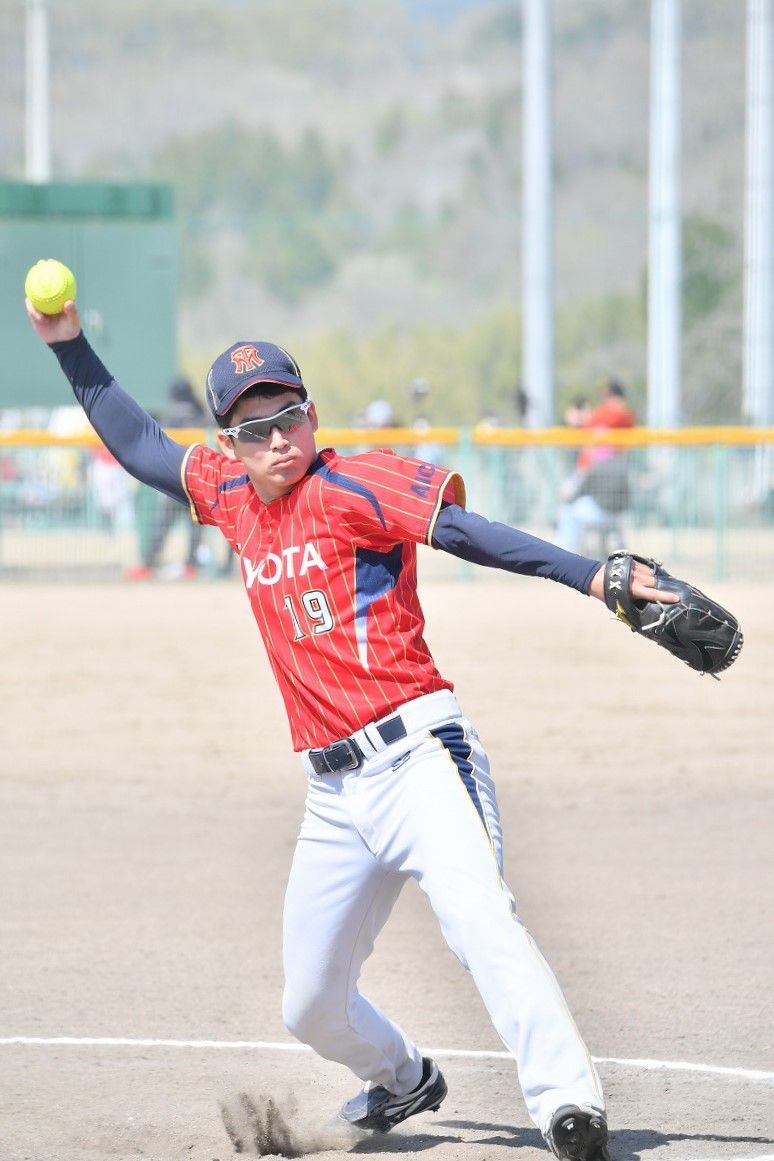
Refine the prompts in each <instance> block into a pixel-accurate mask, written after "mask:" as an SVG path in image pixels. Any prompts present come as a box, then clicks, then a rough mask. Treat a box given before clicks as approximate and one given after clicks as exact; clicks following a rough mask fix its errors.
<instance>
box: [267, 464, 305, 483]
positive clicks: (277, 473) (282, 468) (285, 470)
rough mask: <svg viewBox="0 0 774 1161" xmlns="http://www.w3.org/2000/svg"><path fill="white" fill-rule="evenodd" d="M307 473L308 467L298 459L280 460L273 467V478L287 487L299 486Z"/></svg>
mask: <svg viewBox="0 0 774 1161" xmlns="http://www.w3.org/2000/svg"><path fill="white" fill-rule="evenodd" d="M305 472H306V467H305V465H304V464H303V463H301V462H300V461H299V460H297V459H290V458H289V459H286V460H278V461H277V462H276V463H274V464H272V466H271V473H270V474H271V477H272V479H273V480H274V481H276V482H277V483H282V484H284V485H285V486H286V487H287V486H290V485H293V484H297V483H298V481H299V480H301V479H303V477H304V474H305Z"/></svg>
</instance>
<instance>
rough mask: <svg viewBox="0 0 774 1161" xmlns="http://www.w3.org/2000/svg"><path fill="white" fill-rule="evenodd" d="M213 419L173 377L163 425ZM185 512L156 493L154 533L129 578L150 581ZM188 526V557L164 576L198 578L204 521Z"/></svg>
mask: <svg viewBox="0 0 774 1161" xmlns="http://www.w3.org/2000/svg"><path fill="white" fill-rule="evenodd" d="M209 422H210V420H209V418H208V414H207V411H206V410H205V408H204V406H203V405H202V403H201V402H200V400H199V399H198V397H197V396H196V393H195V392H194V389H193V387H192V386H191V383H190V381H189V380H188V379H186V378H184V377H182V376H181V377H180V378H178V379H175V380H173V382H172V384H171V385H170V388H169V396H168V400H167V407H166V411H165V412H164V414H163V416H162V417H161V425H162V427H165V428H186V427H206V426H207V425H208V424H209ZM185 514H186V509H185V507H184V506H183V505H182V504H180V503H179V502H178V501H177V500H173V499H171V497H169V496H166V495H164V494H163V493H162V492H157V493H156V495H155V505H154V508H153V516H152V521H151V533H150V536H149V537H147V539H146V543H145V545H144V548H143V553H142V560H141V561H140V563H139V564H136V565H134V566H133V567H132V568H130V569H128V570H127V572H126V574H125V575H126V578H127V580H148V579H150V578H151V577H152V576H153V575H154V572H155V571H156V570H157V569H158V568H159V565H160V562H161V559H162V554H163V551H164V545H165V544H166V541H167V537H168V536H169V534H170V532H171V531H172V529H173V528H174V526H175V524H176V523H177V521H178V520H179V518H180V517H181V516H184V515H185ZM186 524H187V527H188V551H187V554H186V557H185V560H184V561H182V562H178V563H177V564H174V563H173V564H172V565H171V567H170V568H168V569H166V570H164V571H163V572H162V573H161V575H162V576H164V577H167V578H172V579H178V578H181V579H185V580H192V579H194V578H195V577H196V575H197V571H198V568H199V566H200V564H201V563H202V557H203V556H204V553H203V549H204V545H203V544H202V536H203V533H204V528H203V526H202V525H201V524H198V523H196V524H195V523H193V522H191V521H190V520H187V521H186Z"/></svg>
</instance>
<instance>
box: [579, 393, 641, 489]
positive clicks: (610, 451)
mask: <svg viewBox="0 0 774 1161" xmlns="http://www.w3.org/2000/svg"><path fill="white" fill-rule="evenodd" d="M636 422H637V420H636V417H635V414H634V412H633V411H632V409H631V407H630V406H629V404H628V403H627V402H626V392H625V390H624V388H623V386H622V385H621V384H620V383H619V382H618V380H617V379H610V380H609V382H608V383H607V385H606V387H605V392H604V396H603V399H602V402H601V403H600V404H599V406H598V407H594V408H593V409H592V410H591V411H590V412H589V413H588V414H587V415H586V416H584V418H583V422H582V425H581V426H582V427H584V428H589V429H591V430H592V431H599V430H602V431H606V430H608V429H610V428H620V427H634V425H635V423H636ZM615 454H616V449H615V448H614V447H610V446H607V445H605V446H603V445H601V444H588V445H587V446H586V447H583V448H581V450H580V453H579V455H578V463H577V467H578V470H579V471H585V470H586V469H587V468H590V467H591V465H592V464H596V463H599V462H600V461H601V460H603V459H609V458H610V457H611V456H613V455H615Z"/></svg>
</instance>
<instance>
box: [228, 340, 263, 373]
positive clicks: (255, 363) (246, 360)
mask: <svg viewBox="0 0 774 1161" xmlns="http://www.w3.org/2000/svg"><path fill="white" fill-rule="evenodd" d="M231 362H232V363H233V364H234V371H235V372H236V374H237V375H246V374H247V372H248V371H257V369H258V368H259V367H262V366H263V362H264V361H263V359H262V358H261V356H260V355H259V354H258V352H257V350H256V349H255V347H251V346H248V345H247V344H245V346H243V347H237V349H236V350H235V351H232V352H231Z"/></svg>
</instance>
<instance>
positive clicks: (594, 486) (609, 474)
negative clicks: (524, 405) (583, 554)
mask: <svg viewBox="0 0 774 1161" xmlns="http://www.w3.org/2000/svg"><path fill="white" fill-rule="evenodd" d="M582 402H583V401H582V400H580V399H576V400H574V401H573V404H571V406H570V408H568V411H567V412H566V413H565V419H566V420H567V422H568V423H569V422H571V421H572V420H573V419H574V420H575V421H576V422H574V423H572V426H578V427H582V428H584V429H592V430H608V429H612V428H626V427H634V424H635V422H636V420H635V415H634V412H633V411H632V409H631V407H629V405H628V403H627V402H626V392H625V390H624V388H623V387H622V385H621V384H620V383H619V382H618V380H617V379H610V380H609V381H608V382H607V384H606V385H605V388H604V395H603V398H602V401H601V403H600V404H599V406H598V407H595V408H593V409H592V410H587V411H586V412H585V414H584V411H583V406H582ZM568 416H569V417H570V418H568ZM629 498H630V484H629V466H628V461H627V456H626V453H625V452H624V451H622V450H621V449H619V448H615V447H613V446H611V445H607V444H605V445H603V444H587V445H586V446H585V447H582V448H581V449H580V452H579V454H578V458H577V460H576V464H575V470H574V471H573V472H572V474H571V475H570V476H569V478H568V479H567V480H565V482H564V484H563V485H562V487H561V490H560V500H561V504H560V507H559V515H558V522H557V531H556V542H557V544H558V545H559V546H560V547H561V548H566V549H568V550H569V551H570V552H580V549H581V545H582V543H583V539H584V536H585V535H586V534H587V533H589V532H596V533H597V534H598V535H599V538H600V541H601V544H600V551H601V553H602V554H604V553H606V552H607V551H609V550H610V549H611V548H612V547H616V548H620V547H622V546H621V545H620V544H616V545H611V544H609V543H608V541H609V539H610V538H611V537H618V538H620V535H621V533H620V527H619V522H620V518H621V514H622V513H623V512H625V511H626V509H627V508H628V506H629Z"/></svg>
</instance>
